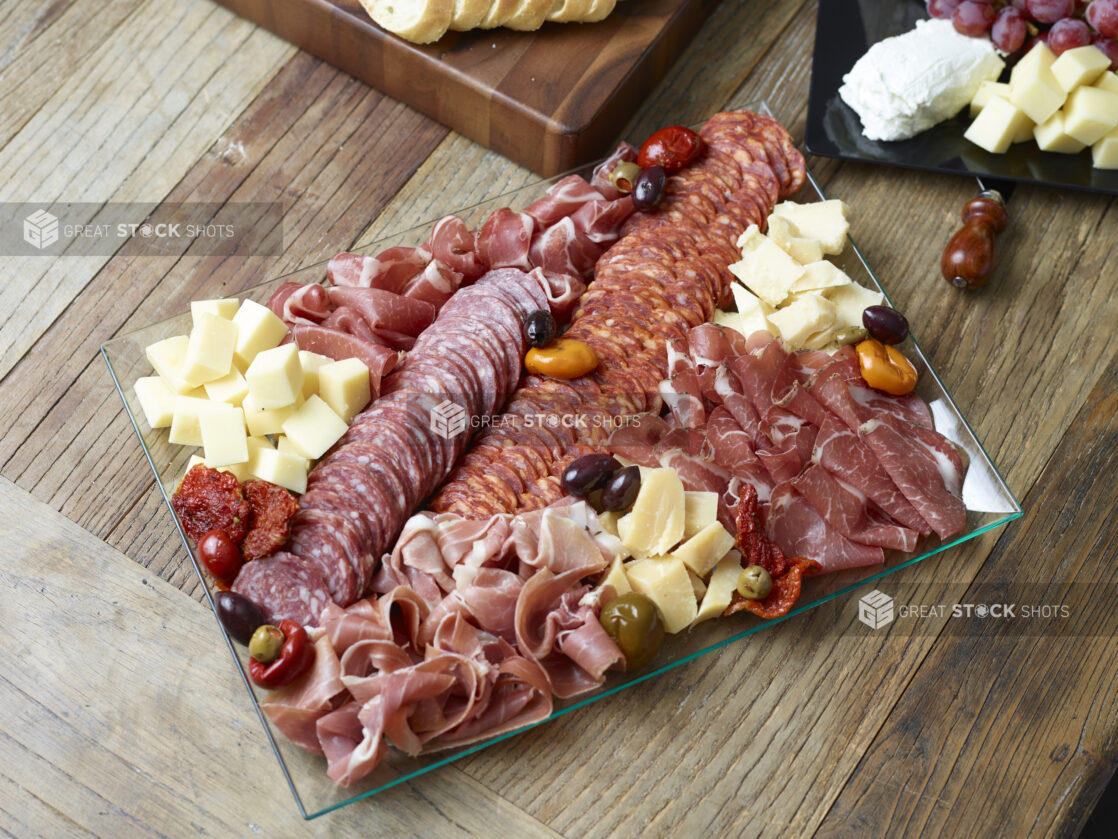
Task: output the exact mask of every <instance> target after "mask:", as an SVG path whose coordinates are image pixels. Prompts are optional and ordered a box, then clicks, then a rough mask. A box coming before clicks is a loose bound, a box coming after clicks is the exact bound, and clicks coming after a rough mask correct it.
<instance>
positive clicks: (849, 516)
mask: <svg viewBox="0 0 1118 839" xmlns="http://www.w3.org/2000/svg"><path fill="white" fill-rule="evenodd" d="M792 486H793V487H795V489H796V491H797V492H798V493H800V495H802V496H803V497H804V498H806V499H807V500H808V503H809V504H811V506H813V507H814V508H815V509H816V510H818V511H819V513H820V514H821V515H822V516H823V518H825V519H826V520H827V522H828V523H830V524H831V525H833V526H834V527H835V528H836V529H837V530H838V531H839V532H840V533H842V534H843V535H844V536H846V537H847V538H848V539H850V540H852V541H854V542H861V543H862V544H864V545H877V546H879V547H882V548H888V549H891V550H895V551H905V552H909V551H912V550H913V549H914V548H915V547H916V540H917V538H918V536H919V534H918V533H916V531H914V530H909V529H908V528H905V527H901V526H900V525H897V524H891V523H889V522H887V521H886V520H885V519H884V518H883V517H881V516H876V517H875V516H874V515H873V514H872V513H871V512H870V510H869V509H868V508H867V507H866V497H865V496H864V495H862V494H861V493H859V492H858V491H857V490H854V489H852V488H851V487H849V486H847V485H846V484H844V483H843V482H842V481H840V480H838V479H837V478H836V477H835V476H834V475H832V474H831V473H830V472H828V471H827V470H826V469H824V468H823V467H822V466H820V465H818V464H816V463H813V464H811V465H809V466H808V467H807V468H806V469H804V471H803V472H801V473H800V474H799V475H798V476H796V478H795V479H794V480H793V481H792Z"/></svg>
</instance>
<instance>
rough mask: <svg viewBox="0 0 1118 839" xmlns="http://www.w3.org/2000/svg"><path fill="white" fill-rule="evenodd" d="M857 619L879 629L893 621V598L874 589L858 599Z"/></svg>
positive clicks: (871, 627)
mask: <svg viewBox="0 0 1118 839" xmlns="http://www.w3.org/2000/svg"><path fill="white" fill-rule="evenodd" d="M858 620H860V621H861V622H862V623H864V624H865V625H866V626H868V627H869V628H870V629H881V627H883V626H887V625H888V624H891V623H892V622H893V598H892V597H890V596H889V595H888V594H886V593H885V592H883V591H878V590H877V589H874V590H873V591H871V592H870V593H869V594H867V595H866V596H865V597H863V598H862V599H861V600H859V601H858Z"/></svg>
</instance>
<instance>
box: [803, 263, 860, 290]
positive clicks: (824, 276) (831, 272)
mask: <svg viewBox="0 0 1118 839" xmlns="http://www.w3.org/2000/svg"><path fill="white" fill-rule="evenodd" d="M851 282H853V280H851V279H850V277H849V276H848V275H847V274H846V272H845V271H843V270H842V269H840V268H839V267H838V266H837V265H835V264H834V263H833V262H828V261H827V260H825V259H824V260H820V261H819V262H809V263H808V264H807V265H805V266H804V275H803V276H802V277H800V278H799V279H798V280H796V282H794V283H792V288H791V291H792V293H793V294H800V293H802V292H805V291H818V290H820V289H824V288H834V287H835V286H840V285H846V284H847V283H851Z"/></svg>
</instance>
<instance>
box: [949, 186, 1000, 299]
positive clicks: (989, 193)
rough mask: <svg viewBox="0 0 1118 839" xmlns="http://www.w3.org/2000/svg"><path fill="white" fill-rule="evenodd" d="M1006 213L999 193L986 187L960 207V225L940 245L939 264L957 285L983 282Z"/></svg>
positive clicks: (988, 275) (969, 286)
mask: <svg viewBox="0 0 1118 839" xmlns="http://www.w3.org/2000/svg"><path fill="white" fill-rule="evenodd" d="M1008 223H1009V214H1008V213H1007V212H1006V211H1005V199H1003V198H1002V196H1001V193H999V192H998V191H997V190H994V189H988V190H985V191H984V192H981V193H979V195H978V197H977V198H972V199H971V200H970V201H968V202H967V203H966V205H965V206H964V207H963V226H962V227H961V228H959V229H958V230H956V231H955V235H953V236H952V237H951V239H950V241H948V243H947V247H946V248H944V249H943V257H942V258H941V259H940V263H939V267H940V271H942V272H943V278H944V279H945V280H947V282H949V283H951V285H953V286H955V287H957V288H978V287H979V286H983V285H986V281H987V280H988V279H990V274H991V273H993V270H994V237H995V236H996V235H997V234H999V233H1001V232H1002V231H1003V230H1005V226H1006V225H1007V224H1008Z"/></svg>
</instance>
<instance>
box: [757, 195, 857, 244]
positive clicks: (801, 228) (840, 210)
mask: <svg viewBox="0 0 1118 839" xmlns="http://www.w3.org/2000/svg"><path fill="white" fill-rule="evenodd" d="M846 214H847V206H846V204H844V203H843V202H842V201H839V200H837V199H834V198H832V199H830V200H828V201H814V202H812V203H810V204H797V203H796V202H795V201H783V202H781V203H780V204H777V205H776V207H774V208H773V215H774V216H779V217H782V218H786V219H788V221H790V222H792V224H793V225H794V226H795V229H796V231H797V232H798V234H799V235H800V236H802V237H804V238H807V239H814V240H815V241H817V242H819V245H820V247H822V249H823V253H829V254H840V253H842V250H843V248H845V247H846V234H847V233H848V232H850V222H848V221H847V219H846Z"/></svg>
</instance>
